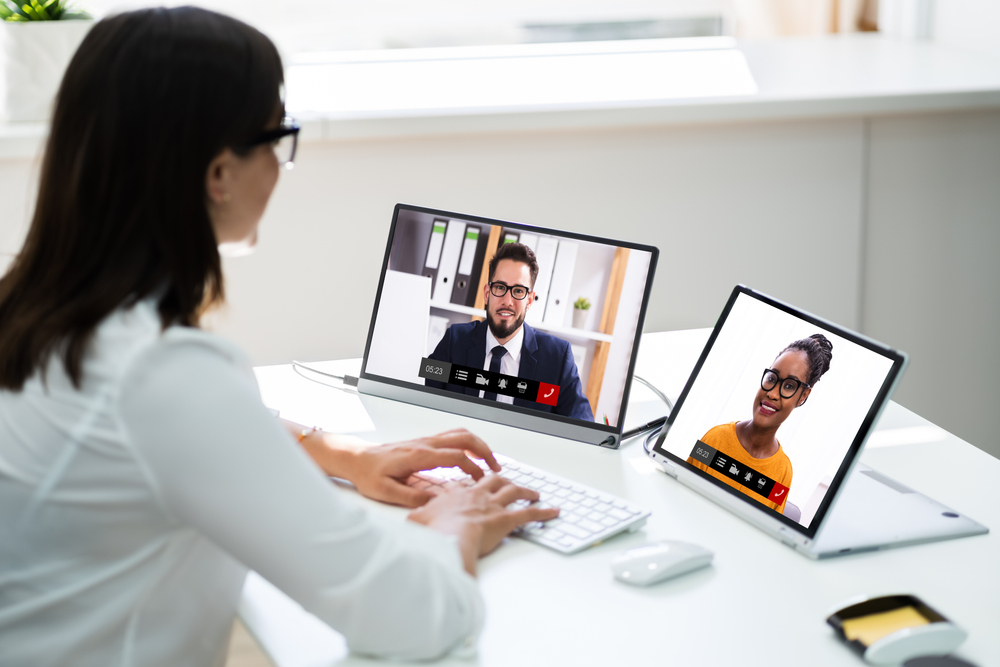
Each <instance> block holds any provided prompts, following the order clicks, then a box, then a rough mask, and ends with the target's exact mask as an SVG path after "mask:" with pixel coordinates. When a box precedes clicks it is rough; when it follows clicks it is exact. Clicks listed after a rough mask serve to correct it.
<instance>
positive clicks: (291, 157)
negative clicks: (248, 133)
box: [242, 116, 300, 169]
mask: <svg viewBox="0 0 1000 667" xmlns="http://www.w3.org/2000/svg"><path fill="white" fill-rule="evenodd" d="M299 129H300V128H299V125H298V123H296V122H295V119H293V118H290V117H288V116H285V117H284V118H283V119H282V120H281V125H280V126H279V127H277V128H275V129H273V130H264V131H263V132H261V133H260V134H258V135H257V136H256V138H254V140H253V141H251V142H250V143H248V144H244V145H243V146H242V148H244V149H250V148H255V147H256V146H260V145H261V144H271V146H272V147H273V148H274V154H275V155H276V156H277V157H278V164H283V165H285V168H286V169H291V168H292V167H294V166H295V149H296V148H298V145H299Z"/></svg>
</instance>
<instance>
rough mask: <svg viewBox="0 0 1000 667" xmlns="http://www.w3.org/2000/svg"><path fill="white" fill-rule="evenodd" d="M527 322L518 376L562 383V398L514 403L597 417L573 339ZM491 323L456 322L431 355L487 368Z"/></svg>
mask: <svg viewBox="0 0 1000 667" xmlns="http://www.w3.org/2000/svg"><path fill="white" fill-rule="evenodd" d="M523 326H524V345H523V347H522V348H521V364H520V366H519V368H518V372H517V376H518V377H520V378H524V379H526V380H535V381H538V382H548V383H549V384H554V385H557V386H558V387H559V401H558V402H557V404H556V405H555V406H551V405H545V404H544V403H535V402H534V401H525V400H522V399H520V398H515V399H514V405H518V406H521V407H522V408H532V409H535V410H541V411H543V412H554V413H556V414H557V415H564V416H566V417H575V418H576V419H586V420H587V421H591V422H592V421H594V413H593V412H591V410H590V403H589V402H588V401H587V397H586V396H584V395H583V384H582V383H581V382H580V376H579V375H577V372H576V362H575V361H574V360H573V350H572V349H571V348H570V346H569V343H567V342H566V341H564V340H563V339H561V338H556V337H555V336H550V335H549V334H547V333H542V332H541V331H536V330H535V329H532V328H531V327H529V326H528V325H527V324H525V325H523ZM487 327H488V325H487V324H486V322H485V321H479V322H469V323H468V324H452V325H451V326H450V327H448V331H446V332H445V334H444V338H442V339H441V342H440V343H438V345H437V347H436V348H434V352H433V353H432V354H431V355H430V358H431V359H435V360H437V361H450V362H451V363H453V364H458V365H460V366H469V367H470V368H483V367H484V366H485V365H486V330H487ZM424 382H425V383H426V385H427V386H428V387H436V388H438V389H447V390H448V391H455V392H458V393H461V394H468V395H470V396H479V390H478V389H474V388H472V387H462V386H460V385H456V384H445V383H444V382H436V381H434V380H425V381H424Z"/></svg>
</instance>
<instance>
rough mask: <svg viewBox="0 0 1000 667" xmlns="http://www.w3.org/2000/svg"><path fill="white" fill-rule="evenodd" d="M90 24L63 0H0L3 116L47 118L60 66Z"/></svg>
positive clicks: (81, 14) (12, 117)
mask: <svg viewBox="0 0 1000 667" xmlns="http://www.w3.org/2000/svg"><path fill="white" fill-rule="evenodd" d="M93 24H94V20H93V18H92V17H91V16H90V15H89V14H87V13H86V12H83V11H79V10H76V9H73V8H72V7H70V6H69V3H68V2H67V0H26V1H25V2H24V3H23V4H18V0H0V43H2V53H3V59H4V62H3V69H2V70H0V71H2V73H3V79H4V86H3V91H4V98H3V111H4V116H5V117H6V119H7V120H34V121H39V120H47V119H48V117H49V114H50V113H51V111H52V100H53V99H54V98H55V95H56V91H57V90H58V89H59V83H60V82H61V81H62V76H63V72H65V71H66V66H67V65H68V64H69V60H70V58H72V57H73V54H74V53H75V52H76V48H77V47H78V46H79V45H80V42H81V41H83V37H84V35H86V34H87V31H88V30H90V28H91V26H92V25H93Z"/></svg>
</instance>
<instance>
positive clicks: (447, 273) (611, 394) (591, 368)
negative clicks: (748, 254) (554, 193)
mask: <svg viewBox="0 0 1000 667" xmlns="http://www.w3.org/2000/svg"><path fill="white" fill-rule="evenodd" d="M656 257H657V250H656V248H653V247H650V246H641V245H636V244H629V243H625V242H620V241H611V240H608V239H602V238H597V237H590V236H584V235H580V234H572V233H568V232H561V231H556V230H552V229H544V228H541V227H533V226H529V225H524V224H519V223H512V222H505V221H499V220H490V219H486V218H480V217H475V216H468V215H460V214H456V213H450V212H446V211H436V210H432V209H424V208H419V207H412V206H405V205H397V207H396V211H395V215H394V218H393V224H392V229H391V230H390V233H389V241H388V245H387V249H386V256H385V262H384V265H383V269H382V276H381V279H380V285H379V293H378V296H377V299H376V303H375V311H374V313H373V316H372V326H371V329H370V331H369V340H368V345H367V348H366V352H365V360H364V366H363V372H362V378H363V379H368V380H372V381H377V382H381V383H388V384H391V385H394V386H396V387H399V388H404V389H412V390H417V391H419V392H420V393H422V394H426V395H435V396H438V397H445V398H448V399H454V401H455V402H454V403H453V404H451V405H443V404H441V403H440V402H435V403H434V407H444V409H448V410H451V411H454V412H461V413H466V412H468V406H469V405H471V404H477V405H480V406H486V407H488V408H490V409H491V411H494V412H495V414H493V415H492V416H489V415H484V413H482V412H477V411H473V412H472V414H473V416H477V417H485V418H492V419H494V420H496V421H505V422H507V423H512V424H515V425H522V426H525V427H527V428H535V427H537V425H538V422H537V421H533V420H529V421H528V422H526V423H523V422H518V420H516V419H514V418H513V417H512V415H519V414H520V415H530V416H531V417H541V418H544V419H546V420H551V421H553V422H559V423H564V424H574V425H578V426H579V425H584V426H586V427H587V428H589V429H591V430H597V431H603V432H605V433H606V434H608V435H611V434H620V432H621V424H622V423H623V420H624V417H625V407H626V404H627V400H628V393H629V384H630V380H631V377H632V370H633V367H634V364H635V357H636V353H637V349H638V340H639V336H640V334H641V331H642V322H643V319H644V316H645V310H646V305H647V301H648V296H649V288H650V286H651V284H652V280H653V271H654V269H655V265H656ZM409 399H412V396H410V397H408V398H407V400H409ZM418 402H419V401H418ZM496 411H499V412H496ZM498 415H503V417H498ZM541 430H545V429H544V428H542V429H541ZM566 433H567V431H565V430H563V431H561V434H564V435H565V434H566ZM567 437H572V436H571V435H569V436H567ZM614 441H615V444H617V438H615V439H614Z"/></svg>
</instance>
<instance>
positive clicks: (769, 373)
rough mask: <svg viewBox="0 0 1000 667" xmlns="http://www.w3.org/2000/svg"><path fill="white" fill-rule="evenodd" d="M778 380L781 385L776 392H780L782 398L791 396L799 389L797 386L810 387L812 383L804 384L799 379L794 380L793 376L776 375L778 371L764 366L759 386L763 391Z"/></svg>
mask: <svg viewBox="0 0 1000 667" xmlns="http://www.w3.org/2000/svg"><path fill="white" fill-rule="evenodd" d="M779 382H780V383H781V387H780V388H779V389H778V393H779V394H781V397H782V398H791V397H792V396H794V395H795V392H797V391H798V390H799V387H805V388H806V389H809V388H811V387H812V385H809V384H806V383H805V382H802V381H801V380H796V379H795V378H783V377H778V371H776V370H774V369H773V368H765V369H764V375H763V376H762V377H761V378H760V388H761V389H763V390H764V391H771V390H772V389H774V387H775V385H777V384H778V383H779Z"/></svg>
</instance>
